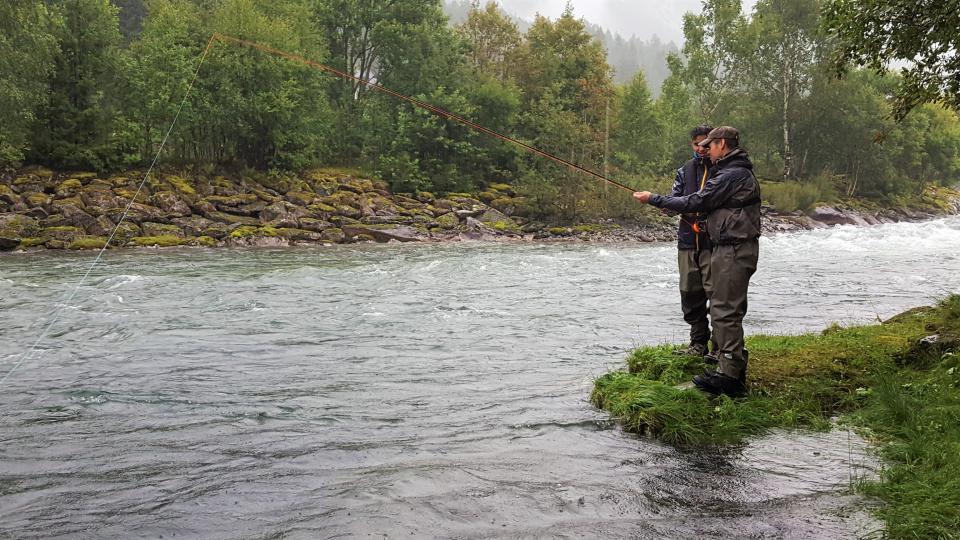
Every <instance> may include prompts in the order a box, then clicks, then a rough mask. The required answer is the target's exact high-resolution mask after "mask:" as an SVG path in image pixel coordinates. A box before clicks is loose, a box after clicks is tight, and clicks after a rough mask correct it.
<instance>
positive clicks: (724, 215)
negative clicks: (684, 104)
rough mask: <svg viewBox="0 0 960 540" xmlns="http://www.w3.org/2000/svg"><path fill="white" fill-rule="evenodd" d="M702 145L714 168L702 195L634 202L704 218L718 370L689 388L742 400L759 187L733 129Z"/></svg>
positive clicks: (642, 197)
mask: <svg viewBox="0 0 960 540" xmlns="http://www.w3.org/2000/svg"><path fill="white" fill-rule="evenodd" d="M701 145H704V146H708V147H709V148H710V160H711V161H712V162H713V164H714V165H713V168H712V169H711V172H710V178H709V179H708V180H707V183H706V184H705V185H704V187H703V189H702V190H700V191H698V192H696V193H693V194H690V195H685V196H682V197H665V196H663V195H655V194H652V193H650V192H648V191H641V192H637V193H634V194H633V196H634V198H636V199H637V200H638V201H640V202H642V203H649V204H651V205H653V206H656V207H658V208H665V209H668V210H671V211H674V212H679V213H683V214H689V213H694V212H702V213H704V214H706V217H705V219H704V221H705V225H706V228H707V234H709V236H710V241H711V243H712V244H713V249H712V251H711V253H710V273H711V281H712V292H711V296H710V319H711V321H712V323H713V331H714V337H715V338H716V341H717V345H718V348H719V355H718V360H719V366H718V369H717V370H716V371H708V372H705V373H704V374H703V375H698V376H696V377H694V379H693V383H694V384H695V385H696V386H697V388H699V389H701V390H703V391H705V392H710V393H712V394H727V395H730V396H741V395H743V394H745V393H746V377H747V362H748V360H749V357H748V354H747V351H746V349H744V346H743V318H744V316H745V315H746V314H747V289H748V287H749V284H750V277H751V276H752V275H753V273H754V272H756V270H757V259H758V257H759V253H760V249H759V238H760V184H759V183H758V182H757V179H756V177H755V176H754V175H753V163H751V162H750V158H749V157H748V156H747V153H746V152H745V151H744V150H743V149H741V148H740V134H739V132H738V131H737V130H736V129H734V128H732V127H728V126H724V127H719V128H716V129H714V130H713V131H711V132H710V134H709V135H707V138H706V139H705V140H704V141H703V142H702V143H701Z"/></svg>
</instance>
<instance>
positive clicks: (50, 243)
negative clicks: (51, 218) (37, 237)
mask: <svg viewBox="0 0 960 540" xmlns="http://www.w3.org/2000/svg"><path fill="white" fill-rule="evenodd" d="M43 246H44V247H45V248H47V249H63V248H65V247H67V243H66V242H64V241H62V240H53V239H50V240H47V241H46V242H44V244H43Z"/></svg>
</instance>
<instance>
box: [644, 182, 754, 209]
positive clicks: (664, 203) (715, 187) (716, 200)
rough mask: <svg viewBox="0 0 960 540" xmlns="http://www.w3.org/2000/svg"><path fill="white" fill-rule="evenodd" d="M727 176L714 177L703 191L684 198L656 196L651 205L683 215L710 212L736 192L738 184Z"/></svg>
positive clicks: (651, 200)
mask: <svg viewBox="0 0 960 540" xmlns="http://www.w3.org/2000/svg"><path fill="white" fill-rule="evenodd" d="M726 176H727V175H724V174H719V175H717V176H714V177H713V178H711V179H710V180H707V184H706V185H705V186H703V189H701V190H700V191H698V192H696V193H691V194H690V195H686V196H683V197H676V196H669V197H667V196H664V195H654V196H653V197H651V198H650V204H652V205H653V206H656V207H657V208H666V209H667V210H673V211H674V212H680V213H683V214H691V213H694V212H709V211H711V210H713V209H715V208H719V207H720V206H722V205H723V203H725V202H727V200H728V199H730V197H731V196H732V195H733V193H734V192H735V191H736V188H737V183H736V182H733V181H731V180H732V179H730V178H725V177H726Z"/></svg>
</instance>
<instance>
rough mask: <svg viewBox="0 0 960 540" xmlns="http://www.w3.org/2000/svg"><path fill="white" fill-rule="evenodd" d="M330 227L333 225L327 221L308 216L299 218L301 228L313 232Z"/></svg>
mask: <svg viewBox="0 0 960 540" xmlns="http://www.w3.org/2000/svg"><path fill="white" fill-rule="evenodd" d="M331 227H333V225H332V224H331V223H330V222H329V221H324V220H322V219H316V218H309V217H305V218H300V228H301V229H305V230H308V231H313V232H323V231H325V230H326V229H329V228H331Z"/></svg>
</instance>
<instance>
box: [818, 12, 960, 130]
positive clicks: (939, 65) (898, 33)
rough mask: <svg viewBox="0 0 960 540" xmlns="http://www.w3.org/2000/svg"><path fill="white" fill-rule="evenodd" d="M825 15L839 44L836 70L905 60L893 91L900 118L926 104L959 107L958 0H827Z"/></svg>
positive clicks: (884, 65) (880, 67)
mask: <svg viewBox="0 0 960 540" xmlns="http://www.w3.org/2000/svg"><path fill="white" fill-rule="evenodd" d="M824 13H825V24H826V27H827V28H828V29H829V31H830V32H831V34H832V35H833V36H835V37H836V39H837V42H838V54H837V55H836V58H835V67H836V69H837V70H838V72H840V73H842V72H843V71H844V70H845V68H846V66H847V65H848V64H850V63H852V64H854V65H857V66H868V67H870V68H872V69H874V70H877V71H881V72H882V71H886V69H887V66H888V64H889V63H890V62H891V61H895V60H900V61H906V62H909V65H908V66H907V67H904V68H903V69H902V75H903V79H902V81H901V84H900V85H899V88H898V91H897V93H896V99H895V107H894V114H895V115H896V117H897V118H898V119H902V118H904V117H905V116H906V114H907V113H908V112H909V111H910V110H911V109H913V108H914V107H915V106H917V105H918V104H920V103H924V102H930V101H943V102H944V103H946V104H948V105H950V106H951V107H953V108H954V109H957V108H960V32H958V31H957V29H958V28H960V9H958V6H957V3H956V2H928V1H923V2H916V1H910V0H885V1H879V0H829V1H828V2H827V5H826V7H825V10H824Z"/></svg>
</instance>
